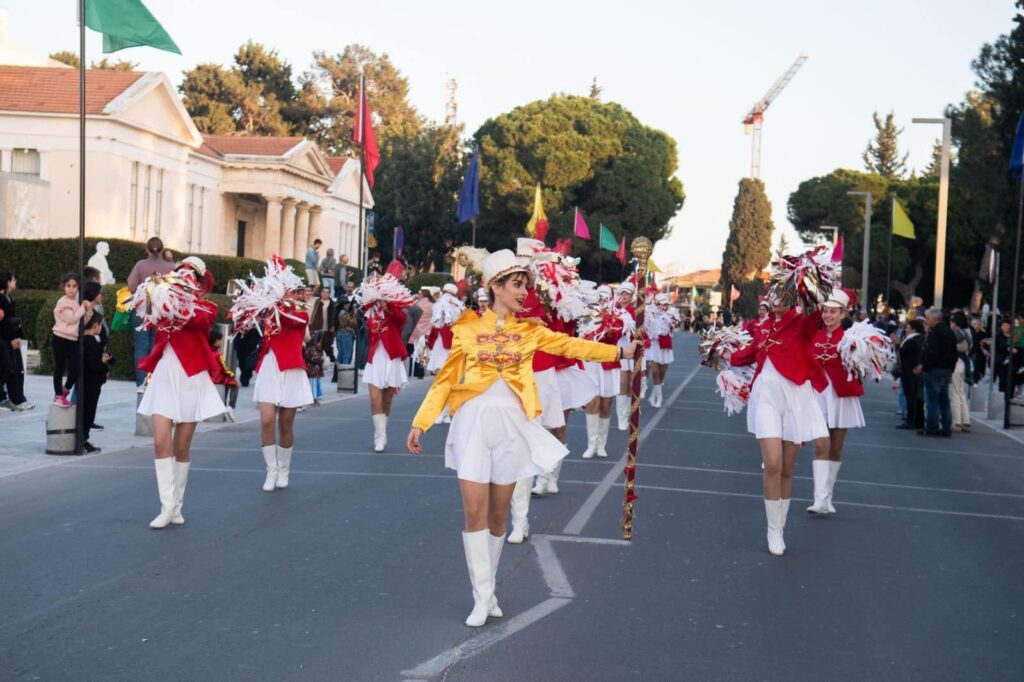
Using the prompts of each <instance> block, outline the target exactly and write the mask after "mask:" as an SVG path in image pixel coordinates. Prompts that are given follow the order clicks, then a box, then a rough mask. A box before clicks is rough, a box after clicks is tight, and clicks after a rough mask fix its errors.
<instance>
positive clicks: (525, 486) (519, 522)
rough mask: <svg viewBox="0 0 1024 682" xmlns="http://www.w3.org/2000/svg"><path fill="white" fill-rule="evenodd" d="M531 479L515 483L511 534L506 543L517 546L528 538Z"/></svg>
mask: <svg viewBox="0 0 1024 682" xmlns="http://www.w3.org/2000/svg"><path fill="white" fill-rule="evenodd" d="M531 483H533V480H532V479H529V478H524V479H522V480H521V481H517V482H516V487H515V489H514V490H513V491H512V504H511V508H512V532H511V533H509V535H508V541H509V542H511V543H512V544H513V545H518V544H519V543H521V542H522V541H523V540H525V539H526V538H528V537H530V520H529V518H528V517H529V514H530V484H531Z"/></svg>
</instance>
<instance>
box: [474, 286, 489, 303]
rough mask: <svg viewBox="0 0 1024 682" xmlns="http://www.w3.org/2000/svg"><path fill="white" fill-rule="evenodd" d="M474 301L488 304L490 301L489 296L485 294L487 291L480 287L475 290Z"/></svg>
mask: <svg viewBox="0 0 1024 682" xmlns="http://www.w3.org/2000/svg"><path fill="white" fill-rule="evenodd" d="M476 300H477V301H488V302H489V301H490V300H491V295H490V294H489V293H487V289H485V288H483V287H480V288H479V289H477V290H476Z"/></svg>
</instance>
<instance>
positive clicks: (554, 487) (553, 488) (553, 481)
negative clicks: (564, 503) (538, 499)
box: [545, 462, 562, 495]
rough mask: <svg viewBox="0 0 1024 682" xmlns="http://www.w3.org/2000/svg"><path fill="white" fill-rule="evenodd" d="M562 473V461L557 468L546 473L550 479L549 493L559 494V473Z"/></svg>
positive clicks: (548, 484)
mask: <svg viewBox="0 0 1024 682" xmlns="http://www.w3.org/2000/svg"><path fill="white" fill-rule="evenodd" d="M560 473H562V463H561V462H559V463H558V464H556V465H555V468H554V469H552V470H551V472H550V473H548V474H545V476H547V479H548V482H547V486H548V494H549V495H557V494H558V474H560Z"/></svg>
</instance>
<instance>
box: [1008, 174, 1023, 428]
mask: <svg viewBox="0 0 1024 682" xmlns="http://www.w3.org/2000/svg"><path fill="white" fill-rule="evenodd" d="M1022 221H1024V178H1022V179H1021V182H1020V196H1019V198H1018V200H1017V243H1016V244H1015V245H1014V249H1013V279H1011V280H1010V338H1009V340H1008V342H1007V344H1008V345H1007V347H1006V354H1007V355H1010V350H1011V348H1012V347H1013V346H1012V345H1010V344H1013V343H1014V342H1015V339H1014V334H1015V333H1016V331H1017V329H1016V328H1015V327H1014V324H1013V323H1014V321H1015V320H1016V317H1017V289H1018V288H1019V287H1018V286H1017V280H1018V278H1019V277H1020V232H1021V222H1022ZM1013 364H1014V363H1013V362H1009V363H1007V365H1006V393H1005V394H1004V396H1003V428H1004V429H1008V428H1010V396H1012V395H1013V394H1014V390H1013V389H1014V386H1013Z"/></svg>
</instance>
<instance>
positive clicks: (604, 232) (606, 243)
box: [601, 223, 619, 253]
mask: <svg viewBox="0 0 1024 682" xmlns="http://www.w3.org/2000/svg"><path fill="white" fill-rule="evenodd" d="M601 248H602V249H604V250H605V251H611V252H613V253H614V252H615V251H618V250H619V242H618V240H617V239H615V235H614V234H612V231H611V230H609V229H608V228H607V227H605V226H604V223H601Z"/></svg>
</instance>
